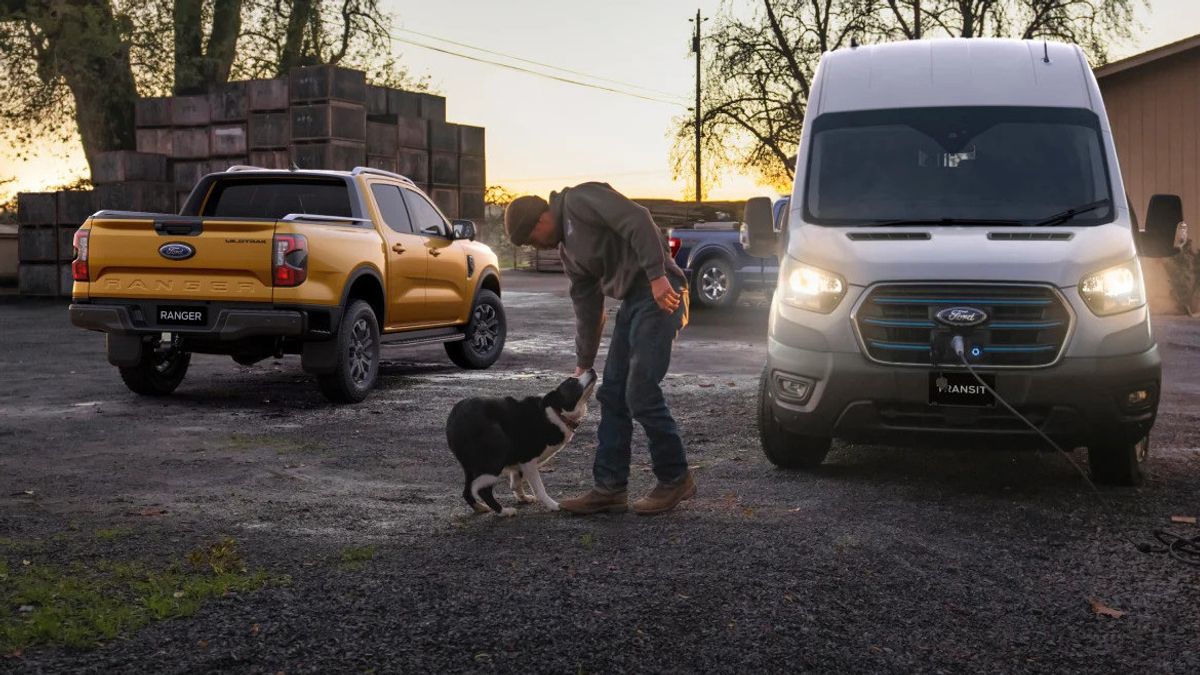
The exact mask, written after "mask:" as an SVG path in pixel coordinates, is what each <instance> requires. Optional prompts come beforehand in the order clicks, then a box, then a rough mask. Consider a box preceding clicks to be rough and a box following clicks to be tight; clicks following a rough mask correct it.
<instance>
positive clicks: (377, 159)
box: [367, 146, 399, 173]
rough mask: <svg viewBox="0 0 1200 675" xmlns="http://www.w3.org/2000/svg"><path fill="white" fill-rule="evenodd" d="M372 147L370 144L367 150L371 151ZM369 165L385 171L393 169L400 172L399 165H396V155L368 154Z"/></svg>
mask: <svg viewBox="0 0 1200 675" xmlns="http://www.w3.org/2000/svg"><path fill="white" fill-rule="evenodd" d="M370 149H371V148H370V146H368V147H367V150H368V151H370ZM367 166H369V167H372V168H375V169H383V170H384V171H391V172H392V173H398V169H399V167H398V166H397V165H396V156H395V155H367Z"/></svg>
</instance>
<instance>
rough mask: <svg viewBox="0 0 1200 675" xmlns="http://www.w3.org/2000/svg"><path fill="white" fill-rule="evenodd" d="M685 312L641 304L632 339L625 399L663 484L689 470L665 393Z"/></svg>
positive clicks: (633, 321)
mask: <svg viewBox="0 0 1200 675" xmlns="http://www.w3.org/2000/svg"><path fill="white" fill-rule="evenodd" d="M685 312H686V309H685V308H683V307H680V308H679V309H678V310H677V311H676V312H675V313H674V314H665V313H663V311H662V310H661V309H660V308H659V307H658V305H657V304H655V302H654V300H653V299H650V300H647V301H642V302H639V303H638V304H637V305H636V308H635V310H634V312H633V320H632V329H631V331H630V337H629V341H630V343H631V344H632V349H631V353H630V365H629V372H628V375H627V376H626V390H625V398H626V401H627V402H628V405H629V409H630V413H631V414H632V415H633V418H634V419H635V420H637V421H638V423H639V424H641V425H642V428H643V429H645V430H646V438H647V439H648V441H649V446H650V458H651V460H652V461H653V462H654V475H655V476H657V477H658V480H659V481H660V482H662V483H675V482H677V481H679V480H680V479H682V478H683V476H684V474H686V473H687V467H688V464H687V453H686V452H685V451H684V449H683V439H682V438H681V437H680V435H679V427H678V425H677V424H676V423H675V418H674V416H672V415H671V409H670V408H669V407H668V406H667V399H666V397H665V396H663V392H662V381H663V378H665V377H666V375H667V370H668V369H669V368H670V366H671V349H672V347H673V346H674V345H675V338H676V337H677V336H678V335H679V330H680V327H681V325H682V323H683V321H684V314H685Z"/></svg>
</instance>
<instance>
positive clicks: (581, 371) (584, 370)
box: [574, 368, 588, 378]
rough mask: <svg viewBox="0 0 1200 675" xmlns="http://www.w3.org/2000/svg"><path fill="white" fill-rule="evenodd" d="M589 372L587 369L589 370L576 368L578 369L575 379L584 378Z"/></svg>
mask: <svg viewBox="0 0 1200 675" xmlns="http://www.w3.org/2000/svg"><path fill="white" fill-rule="evenodd" d="M587 371H588V369H587V368H576V369H575V375H574V377H576V378H578V377H581V376H583V374H584V373H586V372H587Z"/></svg>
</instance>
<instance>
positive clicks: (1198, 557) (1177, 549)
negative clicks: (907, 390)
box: [950, 335, 1200, 566]
mask: <svg viewBox="0 0 1200 675" xmlns="http://www.w3.org/2000/svg"><path fill="white" fill-rule="evenodd" d="M950 347H951V348H952V349H953V350H954V353H955V354H956V355H957V356H958V360H959V361H960V362H962V364H963V366H965V367H966V369H967V372H969V373H971V376H972V377H974V378H975V380H976V381H977V382H979V384H981V385H983V388H984V389H986V390H987V391H988V392H990V393H991V394H992V396H994V397H995V398H996V400H997V401H999V402H1000V405H1002V406H1004V408H1005V409H1006V410H1008V411H1009V412H1010V413H1012V414H1013V416H1014V417H1016V418H1017V419H1019V420H1021V421H1022V422H1024V423H1025V425H1026V426H1028V427H1029V428H1030V429H1033V431H1034V433H1036V434H1037V435H1038V436H1041V437H1042V440H1044V441H1046V444H1047V445H1049V446H1050V447H1052V448H1054V449H1055V450H1057V451H1058V453H1059V454H1060V455H1062V456H1063V457H1064V458H1065V459H1066V460H1067V461H1068V462H1070V463H1071V466H1073V467H1075V470H1076V471H1078V472H1079V475H1080V476H1083V480H1084V481H1085V482H1087V484H1088V486H1089V487H1090V488H1092V493H1093V494H1095V495H1096V498H1097V499H1098V500H1099V501H1100V504H1101V505H1102V506H1103V507H1104V508H1105V509H1106V510H1108V511H1109V513H1110V515H1111V506H1112V505H1111V504H1109V503H1108V500H1107V499H1105V497H1104V494H1103V493H1102V492H1100V488H1098V487H1096V484H1095V483H1093V482H1092V478H1091V476H1088V474H1087V472H1086V471H1084V470H1083V467H1081V466H1079V463H1078V462H1076V461H1075V458H1074V457H1072V456H1071V455H1070V454H1069V453H1067V451H1066V450H1063V449H1062V447H1061V446H1060V445H1059V444H1058V443H1055V442H1054V440H1053V439H1051V438H1050V437H1049V436H1047V435H1046V434H1045V432H1043V431H1042V430H1041V429H1039V428H1038V426H1037V425H1036V424H1034V423H1033V422H1030V421H1029V419H1028V418H1026V417H1025V416H1024V415H1022V414H1021V413H1019V412H1017V409H1016V408H1014V407H1012V406H1011V405H1009V403H1008V401H1006V400H1004V397H1003V396H1001V395H1000V394H998V393H997V392H996V390H995V389H993V388H992V387H991V385H989V384H988V383H987V382H985V381H984V379H983V378H982V377H980V376H979V373H977V372H975V369H974V368H972V367H971V363H970V362H969V361H967V349H966V344H965V342H964V340H963V336H961V335H955V336H954V337H952V338H951V339H950ZM1153 534H1154V538H1155V539H1157V540H1158V541H1159V543H1160V544H1161V545H1160V546H1155V545H1153V544H1147V543H1145V542H1141V543H1139V542H1136V541H1134V540H1133V539H1131V538H1129V537H1128V536H1126V537H1125V539H1126V541H1128V542H1129V543H1130V544H1133V546H1134V548H1136V549H1137V550H1139V551H1141V552H1142V553H1169V554H1170V555H1171V557H1172V558H1175V559H1176V560H1178V561H1180V562H1182V563H1185V564H1188V565H1194V566H1200V536H1196V537H1184V536H1181V535H1178V534H1175V533H1173V532H1167V531H1165V530H1160V529H1156V530H1154V531H1153Z"/></svg>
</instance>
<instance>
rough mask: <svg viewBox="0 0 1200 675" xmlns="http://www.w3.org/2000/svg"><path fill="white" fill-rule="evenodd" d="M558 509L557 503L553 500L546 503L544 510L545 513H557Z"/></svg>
mask: <svg viewBox="0 0 1200 675" xmlns="http://www.w3.org/2000/svg"><path fill="white" fill-rule="evenodd" d="M558 509H559V506H558V502H556V501H554V500H553V499H551V500H550V501H548V502H546V510H547V511H557V510H558Z"/></svg>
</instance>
